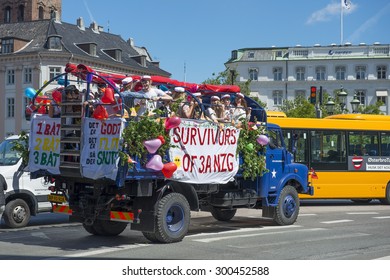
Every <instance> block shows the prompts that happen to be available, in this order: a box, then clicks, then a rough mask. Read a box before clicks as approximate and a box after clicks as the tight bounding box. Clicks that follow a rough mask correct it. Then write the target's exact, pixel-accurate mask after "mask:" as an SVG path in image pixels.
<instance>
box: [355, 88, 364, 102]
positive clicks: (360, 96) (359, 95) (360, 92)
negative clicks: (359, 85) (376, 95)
mask: <svg viewBox="0 0 390 280" xmlns="http://www.w3.org/2000/svg"><path fill="white" fill-rule="evenodd" d="M356 98H357V99H358V100H359V101H360V105H366V91H365V90H360V89H359V90H357V91H356Z"/></svg>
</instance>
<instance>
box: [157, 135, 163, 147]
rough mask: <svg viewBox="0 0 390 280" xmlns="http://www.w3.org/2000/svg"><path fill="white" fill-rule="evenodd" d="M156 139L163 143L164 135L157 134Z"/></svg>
mask: <svg viewBox="0 0 390 280" xmlns="http://www.w3.org/2000/svg"><path fill="white" fill-rule="evenodd" d="M157 139H160V141H161V144H163V145H164V144H165V139H164V136H162V135H159V136H157Z"/></svg>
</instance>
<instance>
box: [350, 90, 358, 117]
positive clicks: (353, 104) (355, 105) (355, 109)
mask: <svg viewBox="0 0 390 280" xmlns="http://www.w3.org/2000/svg"><path fill="white" fill-rule="evenodd" d="M359 105H360V100H359V99H357V96H356V94H355V95H354V96H353V99H352V101H351V107H352V113H357V112H358V109H359Z"/></svg>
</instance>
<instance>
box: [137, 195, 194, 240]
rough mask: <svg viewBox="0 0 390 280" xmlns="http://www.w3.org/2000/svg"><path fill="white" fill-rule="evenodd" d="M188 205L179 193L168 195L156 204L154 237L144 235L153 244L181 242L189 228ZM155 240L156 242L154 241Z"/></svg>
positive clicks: (189, 214) (189, 213)
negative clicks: (157, 242)
mask: <svg viewBox="0 0 390 280" xmlns="http://www.w3.org/2000/svg"><path fill="white" fill-rule="evenodd" d="M190 216H191V212H190V205H189V204H188V201H187V199H186V198H185V197H184V196H183V195H182V194H180V193H169V194H167V195H166V196H164V197H163V198H162V199H160V200H159V201H158V202H157V210H156V218H155V223H156V225H155V232H154V235H153V234H152V235H145V234H144V236H145V237H146V238H148V236H149V237H152V238H150V239H149V238H148V239H149V240H151V241H153V242H155V241H156V240H157V241H159V242H162V243H172V242H179V241H181V240H182V239H183V238H184V236H185V235H186V234H187V232H188V229H189V227H190ZM154 239H156V240H154Z"/></svg>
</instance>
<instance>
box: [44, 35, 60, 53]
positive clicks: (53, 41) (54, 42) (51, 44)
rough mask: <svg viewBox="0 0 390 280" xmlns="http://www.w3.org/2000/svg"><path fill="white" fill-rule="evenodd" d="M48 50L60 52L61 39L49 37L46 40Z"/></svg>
mask: <svg viewBox="0 0 390 280" xmlns="http://www.w3.org/2000/svg"><path fill="white" fill-rule="evenodd" d="M47 43H48V46H47V47H48V48H49V49H50V50H62V45H61V37H59V36H51V37H49V38H48V41H47Z"/></svg>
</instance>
